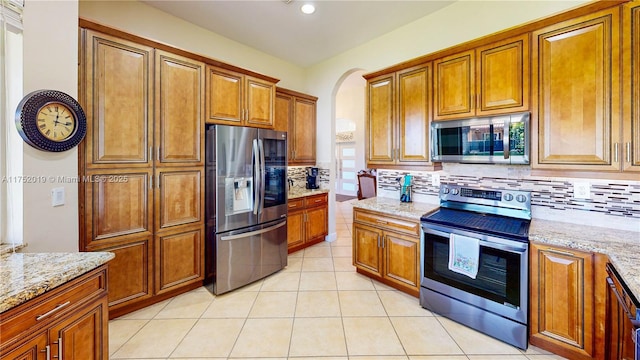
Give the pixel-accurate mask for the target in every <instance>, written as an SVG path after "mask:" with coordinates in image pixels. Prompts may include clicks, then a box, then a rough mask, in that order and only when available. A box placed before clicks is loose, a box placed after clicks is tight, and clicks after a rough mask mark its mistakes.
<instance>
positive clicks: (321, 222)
mask: <svg viewBox="0 0 640 360" xmlns="http://www.w3.org/2000/svg"><path fill="white" fill-rule="evenodd" d="M327 201H328V194H327V193H322V194H316V195H309V196H305V197H302V198H296V199H291V200H289V201H288V205H287V209H288V213H287V244H288V251H289V253H292V252H295V251H298V250H301V249H304V248H306V247H309V246H311V245H314V244H317V243H319V242H322V241H324V238H325V236H327V234H329V222H328V221H329V209H328V207H327V206H328V205H327Z"/></svg>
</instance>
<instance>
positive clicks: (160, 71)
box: [155, 50, 204, 166]
mask: <svg viewBox="0 0 640 360" xmlns="http://www.w3.org/2000/svg"><path fill="white" fill-rule="evenodd" d="M155 80H156V113H155V116H156V122H155V127H156V131H155V134H156V136H155V138H156V144H155V150H156V154H155V155H156V160H157V162H156V166H163V165H170V166H178V165H187V166H196V165H202V164H204V159H203V156H202V153H203V148H204V138H203V136H204V131H203V130H204V64H203V63H201V62H198V61H194V60H191V59H188V58H185V57H182V56H178V55H175V54H171V53H168V52H165V51H160V50H156V77H155Z"/></svg>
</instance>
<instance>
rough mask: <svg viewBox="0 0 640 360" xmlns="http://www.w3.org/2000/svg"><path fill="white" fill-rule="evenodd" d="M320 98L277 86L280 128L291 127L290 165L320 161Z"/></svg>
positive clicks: (282, 129) (278, 122) (287, 128)
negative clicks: (318, 110)
mask: <svg viewBox="0 0 640 360" xmlns="http://www.w3.org/2000/svg"><path fill="white" fill-rule="evenodd" d="M317 101H318V98H317V97H315V96H312V95H307V94H303V93H299V92H297V91H292V90H288V89H283V88H277V90H276V130H281V131H288V133H289V138H288V142H287V152H288V157H289V159H288V160H289V162H288V164H289V165H315V164H316V102H317Z"/></svg>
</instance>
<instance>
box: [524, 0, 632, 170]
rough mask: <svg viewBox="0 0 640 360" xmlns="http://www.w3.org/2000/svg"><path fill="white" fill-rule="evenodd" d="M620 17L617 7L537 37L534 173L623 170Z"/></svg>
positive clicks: (540, 32) (538, 33) (544, 30)
mask: <svg viewBox="0 0 640 360" xmlns="http://www.w3.org/2000/svg"><path fill="white" fill-rule="evenodd" d="M619 14H620V8H619V7H615V8H611V9H607V10H602V11H599V12H595V13H592V14H589V15H585V16H581V17H578V18H575V19H571V20H567V21H563V22H560V23H557V24H554V25H551V26H547V27H545V28H542V29H540V30H537V31H534V32H533V61H532V64H533V77H532V78H533V79H534V80H533V87H532V88H533V94H535V96H534V98H533V109H532V119H533V121H532V128H533V131H531V133H532V143H533V149H536V151H533V152H532V153H533V154H532V160H533V161H532V168H536V169H558V170H563V171H564V170H569V169H570V170H620V169H621V160H622V158H621V156H620V155H619V151H620V147H621V146H620V144H619V143H620V141H621V140H620V136H621V135H620V130H621V129H620V125H621V119H620V113H621V111H620V110H621V109H620V62H619V53H620V37H619V29H620V23H619V21H620V18H619ZM629 33H630V31H629ZM636 41H637V40H636ZM628 56H631V54H629V55H628ZM636 61H637V59H636ZM636 76H637V74H636ZM629 81H631V80H630V79H629ZM636 96H637V94H636ZM629 98H630V99H629V100H630V101H631V97H629ZM636 99H637V97H636ZM636 121H637V115H636ZM629 123H630V121H629ZM629 141H631V140H629ZM635 146H636V149H637V144H636V145H635ZM636 160H637V159H636Z"/></svg>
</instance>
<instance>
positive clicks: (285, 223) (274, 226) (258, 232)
mask: <svg viewBox="0 0 640 360" xmlns="http://www.w3.org/2000/svg"><path fill="white" fill-rule="evenodd" d="M285 225H287V222H286V221H283V222H281V223H278V224H276V225H273V226H269V227H268V228H264V229H260V230H255V231H250V232H246V233H242V234H237V235H228V236H221V237H220V240H223V241H229V240H236V239H242V238H246V237H250V236H254V235H260V234H264V233H266V232H269V231H273V230H275V229H277V228H280V227H283V226H285Z"/></svg>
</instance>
